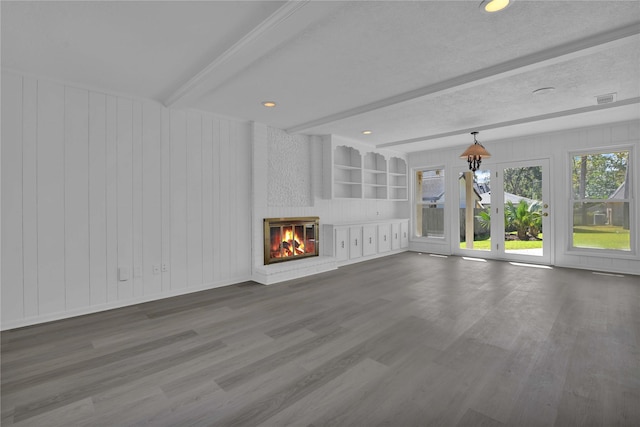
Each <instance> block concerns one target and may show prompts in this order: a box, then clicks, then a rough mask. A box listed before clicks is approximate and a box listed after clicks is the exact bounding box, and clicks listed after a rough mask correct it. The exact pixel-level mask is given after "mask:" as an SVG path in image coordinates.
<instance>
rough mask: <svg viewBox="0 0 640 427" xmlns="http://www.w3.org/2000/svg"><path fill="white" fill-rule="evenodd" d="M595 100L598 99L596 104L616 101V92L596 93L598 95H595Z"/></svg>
mask: <svg viewBox="0 0 640 427" xmlns="http://www.w3.org/2000/svg"><path fill="white" fill-rule="evenodd" d="M596 101H598V105H601V104H610V103H612V102H616V94H615V93H606V94H604V95H598V96H596Z"/></svg>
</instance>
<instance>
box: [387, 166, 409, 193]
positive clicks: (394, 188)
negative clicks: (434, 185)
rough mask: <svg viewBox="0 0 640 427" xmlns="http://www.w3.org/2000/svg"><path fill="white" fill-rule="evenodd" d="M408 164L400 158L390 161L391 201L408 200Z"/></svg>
mask: <svg viewBox="0 0 640 427" xmlns="http://www.w3.org/2000/svg"><path fill="white" fill-rule="evenodd" d="M408 195H409V194H408V191H407V162H406V161H405V160H404V159H402V158H400V157H392V158H391V159H389V200H407V198H408Z"/></svg>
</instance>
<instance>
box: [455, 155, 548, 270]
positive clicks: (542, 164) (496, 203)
mask: <svg viewBox="0 0 640 427" xmlns="http://www.w3.org/2000/svg"><path fill="white" fill-rule="evenodd" d="M458 184H459V185H458V188H459V201H460V204H459V209H458V210H457V211H458V213H459V215H458V222H457V225H458V227H457V229H459V235H460V243H459V245H458V244H457V242H455V243H454V246H455V247H454V248H453V249H454V253H456V254H458V255H464V256H471V257H478V258H498V259H507V260H510V261H519V262H526V263H535V264H550V263H551V260H552V254H551V251H552V248H553V245H552V243H553V227H552V217H551V216H550V212H551V210H550V206H549V204H550V200H551V197H550V196H551V195H550V185H549V160H548V159H541V160H529V161H521V162H509V163H497V164H493V165H488V166H486V167H485V168H483V169H482V170H478V171H476V172H475V174H474V173H473V172H471V171H460V172H459V174H458ZM456 231H457V230H456ZM454 235H455V234H454ZM456 240H457V239H454V241H456Z"/></svg>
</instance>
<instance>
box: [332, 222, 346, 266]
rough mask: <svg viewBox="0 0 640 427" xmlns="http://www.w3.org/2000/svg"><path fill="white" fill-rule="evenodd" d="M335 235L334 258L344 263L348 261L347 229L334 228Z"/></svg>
mask: <svg viewBox="0 0 640 427" xmlns="http://www.w3.org/2000/svg"><path fill="white" fill-rule="evenodd" d="M335 233H336V234H335V240H334V242H335V248H334V253H335V257H336V258H337V259H338V261H346V260H348V259H349V229H348V228H336V229H335Z"/></svg>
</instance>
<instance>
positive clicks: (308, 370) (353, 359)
mask: <svg viewBox="0 0 640 427" xmlns="http://www.w3.org/2000/svg"><path fill="white" fill-rule="evenodd" d="M2 425H3V426H11V425H16V426H47V427H51V426H129V425H150V426H209V425H212V426H286V425H292V426H315V427H319V426H367V427H368V426H400V427H411V426H502V425H509V426H527V425H532V426H552V425H556V426H617V425H628V426H638V425H640V276H627V277H610V276H601V275H594V274H592V273H591V272H588V271H576V270H569V269H558V268H555V269H553V270H545V269H538V268H529V267H519V266H513V265H510V264H509V263H506V262H499V261H489V262H486V263H483V262H474V261H467V260H463V259H462V258H458V257H449V258H436V257H431V256H428V255H420V254H417V253H404V254H399V255H394V256H390V257H386V258H382V259H378V260H374V261H369V262H364V263H359V264H355V265H351V266H347V267H343V268H340V269H339V270H337V271H333V272H329V273H325V274H321V275H317V276H314V277H308V278H304V279H299V280H293V281H290V282H286V283H281V284H277V285H272V286H262V285H258V284H255V283H252V282H249V283H242V284H238V285H234V286H229V287H225V288H218V289H214V290H211V291H206V292H200V293H197V294H191V295H186V296H181V297H177V298H171V299H165V300H162V301H156V302H152V303H147V304H142V305H139V306H134V307H127V308H123V309H118V310H113V311H109V312H104V313H97V314H93V315H89V316H84V317H79V318H75V319H67V320H63V321H58V322H53V323H49V324H43V325H38V326H34V327H28V328H22V329H18V330H12V331H7V332H3V333H2Z"/></svg>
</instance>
